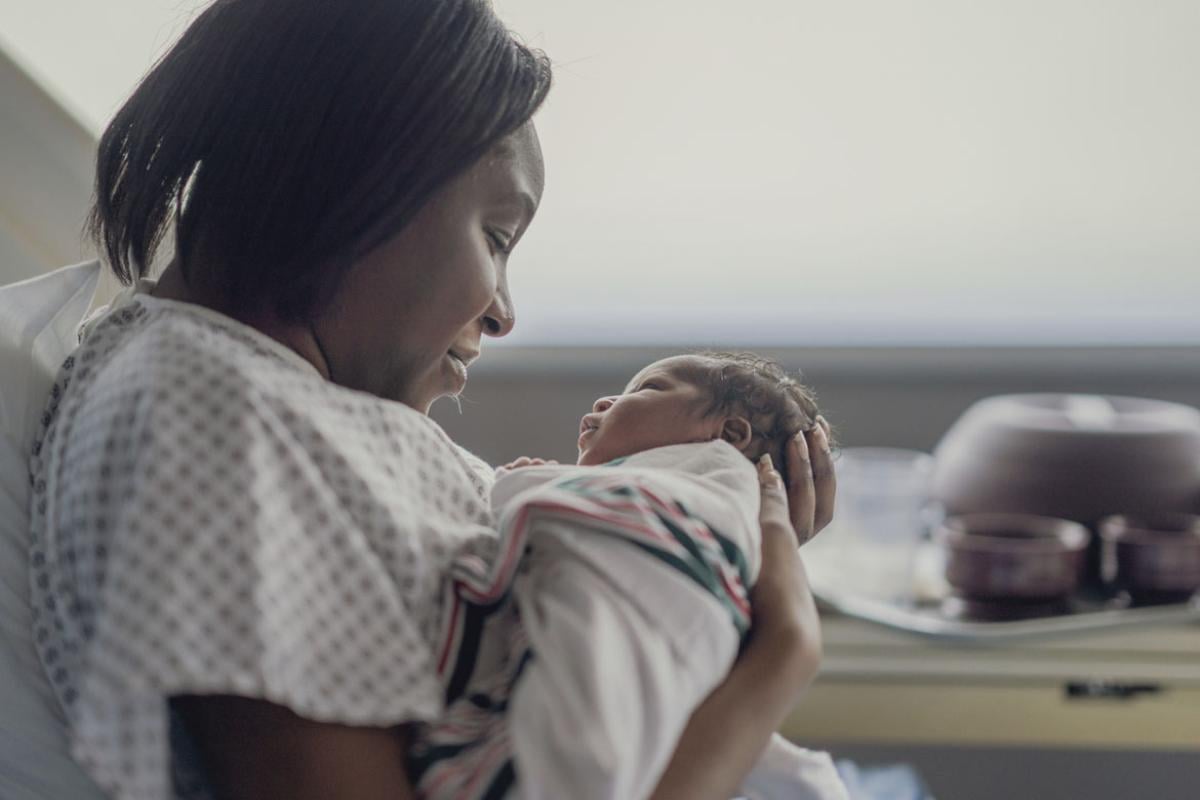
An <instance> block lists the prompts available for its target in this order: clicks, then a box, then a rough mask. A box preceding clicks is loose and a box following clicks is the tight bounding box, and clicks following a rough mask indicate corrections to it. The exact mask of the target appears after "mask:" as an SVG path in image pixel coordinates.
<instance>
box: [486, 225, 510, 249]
mask: <svg viewBox="0 0 1200 800" xmlns="http://www.w3.org/2000/svg"><path fill="white" fill-rule="evenodd" d="M486 233H487V237H488V241H489V242H491V244H492V247H494V248H495V249H496V250H499V251H500V252H501V253H504V254H505V255H507V254H508V253H509V252H510V251H511V250H512V237H511V236H508V235H507V234H505V233H504V232H503V231H498V230H496V229H495V228H488V229H487V231H486Z"/></svg>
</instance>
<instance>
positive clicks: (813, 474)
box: [764, 417, 837, 545]
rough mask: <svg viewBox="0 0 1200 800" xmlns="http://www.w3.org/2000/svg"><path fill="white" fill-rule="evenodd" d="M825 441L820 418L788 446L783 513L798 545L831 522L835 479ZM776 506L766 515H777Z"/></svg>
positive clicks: (827, 433)
mask: <svg viewBox="0 0 1200 800" xmlns="http://www.w3.org/2000/svg"><path fill="white" fill-rule="evenodd" d="M829 439H830V431H829V423H828V422H826V421H825V418H824V417H817V422H816V424H815V425H813V427H812V429H811V430H809V431H807V432H801V433H798V434H796V436H795V437H793V439H792V440H791V441H790V442H788V446H787V473H788V485H787V495H786V503H785V506H784V512H785V513H786V514H787V515H788V516H789V518H790V521H791V526H792V530H793V531H794V532H795V536H796V542H797V543H798V544H801V545H803V544H804V543H805V542H807V541H808V540H809V539H811V538H813V537H814V536H816V535H817V534H818V533H819V532H820V531H821V529H822V528H824V527H825V526H826V525H828V524H829V521H830V520H831V519H833V504H834V498H835V497H836V495H837V476H836V475H835V474H834V471H833V454H832V452H831V451H830V447H829ZM772 500H773V501H774V498H772ZM765 502H766V499H765V498H764V503H765ZM776 506H777V503H775V502H772V508H771V509H770V513H772V514H774V513H776V512H777V511H778V508H777V507H776Z"/></svg>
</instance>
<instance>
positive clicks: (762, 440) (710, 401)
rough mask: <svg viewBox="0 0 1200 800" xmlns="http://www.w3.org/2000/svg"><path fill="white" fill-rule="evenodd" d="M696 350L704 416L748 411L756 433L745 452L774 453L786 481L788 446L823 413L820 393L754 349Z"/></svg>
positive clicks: (696, 377)
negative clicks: (819, 402)
mask: <svg viewBox="0 0 1200 800" xmlns="http://www.w3.org/2000/svg"><path fill="white" fill-rule="evenodd" d="M696 355H698V356H700V365H699V366H697V367H696V368H695V373H696V374H694V375H691V376H690V378H691V380H692V381H694V382H695V383H696V385H698V386H699V387H700V388H702V389H704V390H705V395H706V397H705V399H704V401H703V402H704V404H705V405H704V408H703V409H702V410H703V413H704V414H705V416H712V415H718V414H742V415H743V416H745V417H746V419H747V420H748V421H749V422H750V427H751V430H752V433H753V438H752V439H751V442H750V447H749V448H748V449H747V451H746V455H747V456H749V457H750V458H751V459H752V460H757V459H758V458H760V457H761V456H762V454H763V453H770V454H771V460H772V461H773V462H774V463H775V468H776V469H777V470H779V472H780V474H781V475H782V476H783V478H784V481H785V482H786V481H787V479H788V474H787V457H786V453H785V451H784V448H785V447H786V446H787V442H788V440H789V439H790V438H791V437H793V436H795V435H796V434H797V433H799V432H800V431H809V430H812V428H813V426H814V425H816V423H817V416H818V415H819V414H820V410H819V409H818V408H817V397H816V394H815V393H814V392H813V390H812V389H811V388H809V387H808V386H805V385H804V384H803V383H801V382H800V381H799V380H797V379H796V378H792V377H791V376H790V375H788V373H787V370H785V369H784V368H783V367H782V366H780V365H779V363H778V362H776V361H772V360H771V359H769V358H764V357H763V356H760V355H756V354H755V353H726V352H717V351H705V352H701V353H697V354H696ZM797 377H799V376H797ZM831 444H832V443H831Z"/></svg>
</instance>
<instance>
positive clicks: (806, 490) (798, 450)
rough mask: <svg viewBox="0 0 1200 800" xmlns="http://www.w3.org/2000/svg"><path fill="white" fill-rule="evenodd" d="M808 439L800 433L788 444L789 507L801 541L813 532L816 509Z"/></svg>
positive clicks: (795, 529) (808, 537)
mask: <svg viewBox="0 0 1200 800" xmlns="http://www.w3.org/2000/svg"><path fill="white" fill-rule="evenodd" d="M811 449H812V448H810V447H809V442H808V440H807V439H806V438H805V435H804V434H803V433H798V434H796V435H795V436H793V437H792V439H791V441H789V442H788V446H787V462H788V464H787V467H788V470H787V471H788V486H787V496H788V510H789V512H790V516H791V522H792V529H793V530H794V531H795V532H796V541H797V542H798V543H800V544H804V543H805V542H807V541H808V540H809V539H811V538H812V535H813V534H814V533H816V528H815V527H814V525H813V521H814V519H815V515H816V511H817V496H816V493H815V489H814V481H813V466H812V457H811Z"/></svg>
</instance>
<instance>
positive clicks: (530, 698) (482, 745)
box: [411, 442, 845, 800]
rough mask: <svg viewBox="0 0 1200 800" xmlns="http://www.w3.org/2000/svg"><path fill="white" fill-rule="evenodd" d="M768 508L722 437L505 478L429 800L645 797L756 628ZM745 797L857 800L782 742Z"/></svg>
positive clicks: (432, 734) (424, 753) (418, 753)
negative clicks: (754, 597)
mask: <svg viewBox="0 0 1200 800" xmlns="http://www.w3.org/2000/svg"><path fill="white" fill-rule="evenodd" d="M758 498H759V491H758V482H757V476H756V474H755V471H754V468H753V466H752V465H751V464H750V463H749V461H747V460H746V458H745V457H744V456H742V455H741V454H740V453H739V452H738V451H737V450H735V449H734V448H733V447H731V446H729V445H728V444H726V443H724V442H712V443H706V444H698V445H676V446H672V447H665V448H659V449H657V450H652V451H648V452H646V453H641V454H638V455H635V456H631V457H630V458H628V459H624V460H622V461H621V462H619V463H613V464H610V465H606V466H603V467H571V466H562V467H560V466H544V467H529V468H524V469H519V470H516V471H513V472H511V473H508V474H507V475H504V476H502V477H501V478H500V479H499V480H498V481H497V483H496V486H495V488H494V489H493V494H492V500H493V505H494V508H495V510H496V512H497V517H498V519H499V520H500V527H501V537H500V539H499V541H498V542H497V541H496V540H490V541H483V540H481V541H480V542H479V543H478V544H477V546H476V547H475V548H473V549H472V550H471V551H470V552H466V553H464V554H463V556H462V557H461V558H460V559H459V560H458V561H457V562H456V565H455V568H454V570H453V581H452V583H451V585H450V586H449V587H448V589H447V602H446V624H445V627H444V630H445V632H446V636H445V640H444V646H443V649H442V652H441V653H440V659H439V670H440V672H441V674H442V676H443V679H444V680H445V682H446V685H447V698H448V710H447V713H446V715H445V716H444V717H443V719H442V720H440V721H438V722H436V723H433V724H430V725H428V726H424V727H422V728H421V730H420V731H419V732H418V736H417V739H416V741H415V742H414V744H413V746H412V748H411V754H412V764H411V766H412V771H413V774H414V776H415V777H416V780H417V784H418V791H419V793H420V794H421V795H422V796H424V797H429V798H438V799H439V800H440V799H441V798H455V799H456V800H466V799H467V798H501V797H521V798H525V799H526V800H548V799H549V798H556V799H557V798H568V797H569V798H572V800H629V799H630V798H641V797H647V796H648V795H649V794H650V793H651V792H652V791H653V789H654V786H655V785H656V783H657V781H658V779H659V777H660V776H661V774H662V771H663V770H664V768H665V767H666V765H667V762H668V761H669V759H670V756H671V754H672V752H673V751H674V747H675V743H676V742H677V741H678V738H679V735H680V734H681V733H682V731H683V728H684V726H685V725H686V723H687V720H688V718H689V717H690V715H691V712H692V710H693V709H694V708H695V707H696V706H697V705H699V703H700V702H701V701H702V700H703V699H704V698H705V697H706V696H707V695H708V693H709V692H710V691H712V689H713V688H714V687H715V686H716V685H717V684H718V683H720V682H721V680H723V679H724V677H725V675H726V673H727V672H728V670H729V668H730V666H731V665H732V663H733V661H734V659H735V658H736V656H737V652H738V647H739V644H740V642H741V637H742V635H743V634H744V633H745V631H746V630H747V629H748V627H749V623H750V617H749V611H750V608H749V602H748V593H749V589H750V587H751V586H752V585H753V582H754V580H755V578H756V577H757V574H758V568H759V563H758V558H759V535H760V532H759V528H758ZM744 792H745V793H746V794H747V795H748V796H750V797H753V798H755V800H774V799H775V798H779V799H780V800H782V798H789V800H800V799H801V798H805V799H807V798H814V799H815V798H821V799H822V800H824V799H825V798H831V799H833V800H843V799H844V798H845V793H844V789H842V787H841V783H840V781H839V780H838V778H837V773H836V770H835V769H834V767H833V765H832V763H831V762H830V761H829V758H828V756H825V755H823V754H811V753H808V752H807V751H803V750H800V749H799V748H795V747H793V746H791V745H788V744H787V743H786V742H784V741H783V740H778V741H776V742H774V743H773V744H772V747H771V748H770V749H769V750H768V753H767V754H766V755H765V756H764V763H763V765H762V768H761V769H759V770H756V773H755V775H753V776H751V778H750V780H749V781H748V782H747V785H746V787H745V788H744Z"/></svg>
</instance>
